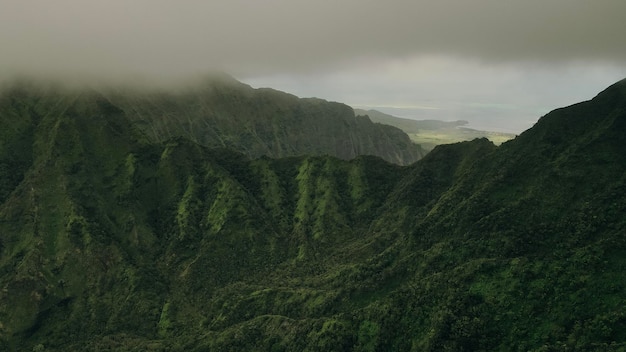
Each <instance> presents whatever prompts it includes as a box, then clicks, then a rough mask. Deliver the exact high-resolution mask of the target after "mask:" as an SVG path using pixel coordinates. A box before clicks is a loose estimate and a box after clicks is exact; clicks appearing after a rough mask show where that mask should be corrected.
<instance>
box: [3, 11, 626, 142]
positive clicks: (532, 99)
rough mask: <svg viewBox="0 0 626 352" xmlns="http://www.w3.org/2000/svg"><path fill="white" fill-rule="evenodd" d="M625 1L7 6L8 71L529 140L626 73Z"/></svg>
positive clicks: (6, 73)
mask: <svg viewBox="0 0 626 352" xmlns="http://www.w3.org/2000/svg"><path fill="white" fill-rule="evenodd" d="M625 15H626V1H624V0H593V1H591V0H587V1H584V0H523V1H522V0H471V1H470V0H423V1H420V0H406V1H403V0H387V1H380V0H377V1H372V0H334V1H330V0H317V1H310V0H309V1H302V0H265V1H253V0H248V1H244V0H228V1H227V0H213V1H210V0H205V1H191V0H177V1H174V0H171V1H165V0H109V1H102V0H97V1H96V0H93V1H92V0H54V1H52V0H21V1H15V0H1V1H0V48H1V49H0V50H1V51H0V75H1V76H2V77H3V78H8V77H11V76H12V75H13V74H15V73H21V74H24V73H26V74H30V75H41V76H50V75H52V76H71V77H74V78H76V77H81V78H82V79H96V78H99V79H102V78H106V79H109V80H123V79H128V78H129V77H130V78H131V79H138V77H144V78H145V77H150V78H155V79H159V80H167V81H171V80H177V79H181V78H189V77H193V76H198V75H202V74H205V73H207V72H209V71H212V70H223V71H225V72H227V73H230V74H232V75H233V76H235V77H236V78H238V79H240V80H242V81H244V82H246V83H249V84H251V85H253V86H255V87H260V86H270V87H273V88H277V89H281V90H285V91H288V92H290V93H293V94H296V95H299V96H317V97H321V98H324V99H329V100H335V101H341V102H345V103H347V104H349V105H352V106H360V107H376V108H380V109H381V110H386V111H389V112H394V113H397V114H400V115H403V116H410V117H414V118H418V119H427V118H441V119H448V120H454V119H467V120H470V125H472V126H474V127H478V128H491V129H499V130H508V131H513V132H520V131H521V130H523V129H526V128H528V127H530V126H531V125H532V123H534V122H535V121H536V120H537V119H538V118H539V117H540V116H541V115H542V114H545V113H546V112H548V111H549V110H551V109H553V108H557V107H560V106H564V105H569V104H572V103H575V102H578V101H581V100H585V99H589V98H591V97H593V95H595V94H596V93H598V92H599V91H600V90H602V89H604V88H605V87H606V86H608V85H610V84H611V83H614V82H615V81H618V80H620V79H622V78H624V77H626V37H625V34H626V20H624V18H625V17H624V16H625Z"/></svg>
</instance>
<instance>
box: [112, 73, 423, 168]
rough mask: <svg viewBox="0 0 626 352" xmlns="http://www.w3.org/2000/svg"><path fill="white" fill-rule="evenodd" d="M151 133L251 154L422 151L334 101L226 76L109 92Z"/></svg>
mask: <svg viewBox="0 0 626 352" xmlns="http://www.w3.org/2000/svg"><path fill="white" fill-rule="evenodd" d="M109 97H110V98H111V100H112V101H113V102H114V103H115V104H116V105H118V106H120V107H121V108H122V109H123V110H124V111H125V112H126V113H127V114H128V116H129V117H130V118H131V119H132V120H133V121H135V122H137V123H138V124H139V126H140V127H142V128H143V129H144V130H145V132H146V134H147V135H148V136H149V137H150V139H151V140H152V141H163V140H167V139H169V138H172V137H175V136H184V137H186V138H189V139H190V140H192V141H195V142H197V143H199V144H202V145H205V146H209V147H225V148H229V149H233V150H237V151H240V152H242V153H244V154H246V155H248V156H250V157H252V158H257V157H259V156H269V157H286V156H295V155H331V156H335V157H338V158H341V159H353V158H355V157H357V156H359V155H375V156H379V157H381V158H383V159H385V160H387V161H389V162H392V163H395V164H400V165H407V164H411V163H413V162H415V161H417V160H419V159H420V158H421V157H422V156H423V154H424V152H423V151H422V149H421V148H420V147H419V146H417V145H415V144H413V143H412V142H411V141H410V139H409V137H408V136H407V135H406V134H405V133H404V132H402V131H401V130H400V129H397V128H394V127H391V126H386V125H381V124H374V123H372V122H371V121H370V120H369V119H368V118H367V117H360V116H355V115H354V112H353V110H352V109H351V108H350V107H348V106H346V105H344V104H340V103H334V102H327V101H325V100H321V99H313V98H311V99H299V98H297V97H295V96H293V95H290V94H287V93H283V92H280V91H276V90H272V89H253V88H251V87H250V86H247V85H245V84H243V83H240V82H238V81H236V80H234V79H230V78H228V77H221V78H213V79H208V80H207V81H205V82H203V83H201V84H197V85H195V86H193V87H190V88H187V89H184V90H181V91H178V92H173V91H161V92H155V91H153V92H151V93H149V92H146V91H143V92H142V91H134V92H128V91H127V92H124V93H119V92H118V93H116V94H109Z"/></svg>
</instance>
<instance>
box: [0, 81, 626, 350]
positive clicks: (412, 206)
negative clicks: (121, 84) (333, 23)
mask: <svg viewBox="0 0 626 352" xmlns="http://www.w3.org/2000/svg"><path fill="white" fill-rule="evenodd" d="M625 107H626V94H624V82H620V83H618V84H616V85H615V86H612V87H610V88H609V89H607V90H606V91H605V92H603V93H601V94H599V95H598V96H597V97H596V98H594V99H593V100H591V101H588V102H584V103H581V104H577V105H574V106H571V107H568V108H564V109H559V110H555V111H554V112H552V113H550V114H548V115H546V116H545V117H543V118H542V119H541V120H540V122H539V123H538V124H537V125H536V126H535V127H534V128H532V129H531V130H529V131H527V132H525V133H524V134H522V135H520V136H519V137H518V138H516V139H515V140H512V141H510V142H508V143H505V144H503V145H502V146H500V147H495V146H494V145H493V144H492V143H490V142H489V141H487V140H484V139H482V140H475V141H471V142H463V143H458V144H454V145H446V146H439V147H437V148H436V149H435V150H433V151H432V152H431V153H429V154H428V155H427V156H426V157H424V158H423V159H422V160H420V161H418V162H416V163H414V164H413V165H410V166H405V167H401V166H398V165H393V164H390V163H387V162H384V161H383V160H381V159H379V158H375V157H369V156H361V157H357V158H356V159H353V160H351V161H344V160H340V159H337V158H334V157H328V156H319V157H316V156H300V157H290V158H282V159H270V158H265V157H261V158H258V159H254V160H252V159H250V158H248V157H247V156H245V155H243V154H241V153H238V152H234V151H231V150H227V149H219V150H218V149H210V148H206V147H204V146H202V145H200V144H198V143H195V142H193V141H190V140H189V139H187V138H182V137H177V138H173V139H170V140H168V141H166V142H164V143H153V142H151V141H149V140H148V138H146V137H145V136H144V134H143V132H142V131H141V130H139V129H136V128H135V127H134V125H133V123H132V122H131V121H130V120H129V119H128V117H127V115H126V112H125V111H124V110H122V109H120V108H118V107H117V105H116V104H115V105H114V104H112V103H111V102H110V101H109V100H108V99H105V98H103V97H102V96H101V95H99V94H97V93H93V92H91V93H85V92H82V93H81V92H76V93H75V94H71V95H68V94H59V95H54V94H52V95H46V96H45V98H42V97H41V95H40V94H34V93H32V91H31V90H28V89H14V90H12V91H9V92H4V93H3V95H2V96H1V98H0V122H1V123H2V125H3V126H6V128H5V129H3V130H2V131H1V132H0V133H2V139H0V165H2V170H3V172H2V173H0V186H1V187H0V190H2V193H1V194H0V196H1V198H0V201H1V204H0V286H1V290H0V347H1V349H3V350H33V349H42V348H45V349H46V350H52V351H65V350H95V351H97V350H111V349H114V350H121V351H123V350H150V349H152V350H180V351H189V350H192V351H193V350H197V351H203V350H263V351H266V350H278V351H305V350H311V351H312V350H319V351H332V350H356V351H372V350H424V351H439V350H458V351H460V350H544V349H548V350H551V349H553V350H558V349H565V350H575V349H578V350H593V349H604V350H611V349H614V350H619V349H620V348H624V347H625V346H626V335H625V334H624V331H626V301H625V300H624V295H623V292H624V291H625V290H626V284H625V283H624V281H623V279H622V277H623V272H624V268H626V262H625V260H624V258H626V241H625V240H624V233H625V231H626V219H625V218H624V217H623V214H624V213H625V212H626V199H625V198H624V194H626V177H625V175H626V159H625V156H624V153H623V151H624V150H626V140H625V138H624V135H623V134H622V133H621V131H623V130H624V129H623V127H625V126H624V123H625V121H626V114H625V111H626V108H625ZM494 322H497V323H494Z"/></svg>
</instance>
